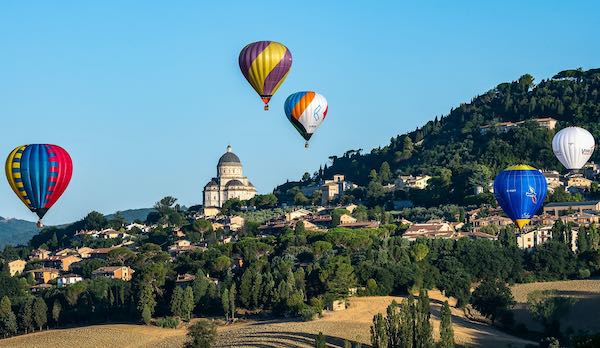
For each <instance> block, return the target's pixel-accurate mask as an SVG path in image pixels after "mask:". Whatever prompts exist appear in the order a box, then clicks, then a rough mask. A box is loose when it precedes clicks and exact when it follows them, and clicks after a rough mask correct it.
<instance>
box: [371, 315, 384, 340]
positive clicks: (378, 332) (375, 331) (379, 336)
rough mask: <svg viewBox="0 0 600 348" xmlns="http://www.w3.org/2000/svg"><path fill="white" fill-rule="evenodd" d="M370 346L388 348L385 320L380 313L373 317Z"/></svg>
mask: <svg viewBox="0 0 600 348" xmlns="http://www.w3.org/2000/svg"><path fill="white" fill-rule="evenodd" d="M371 346H372V347H373V348H387V347H388V337H387V332H386V327H385V318H384V317H383V315H382V314H381V313H377V314H376V315H375V316H374V317H373V325H371Z"/></svg>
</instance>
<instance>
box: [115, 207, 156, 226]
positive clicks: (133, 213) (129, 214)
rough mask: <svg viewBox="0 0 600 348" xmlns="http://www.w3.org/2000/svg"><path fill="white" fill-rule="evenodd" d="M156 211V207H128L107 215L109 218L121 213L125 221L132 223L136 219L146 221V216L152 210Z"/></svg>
mask: <svg viewBox="0 0 600 348" xmlns="http://www.w3.org/2000/svg"><path fill="white" fill-rule="evenodd" d="M153 211H156V210H155V209H154V208H140V209H128V210H123V211H118V212H116V213H114V214H109V215H106V218H107V219H108V220H112V219H114V218H115V217H116V216H117V214H119V215H121V216H122V217H123V219H125V221H127V222H128V223H132V222H134V221H135V220H140V221H146V217H147V216H148V214H150V213H151V212H153Z"/></svg>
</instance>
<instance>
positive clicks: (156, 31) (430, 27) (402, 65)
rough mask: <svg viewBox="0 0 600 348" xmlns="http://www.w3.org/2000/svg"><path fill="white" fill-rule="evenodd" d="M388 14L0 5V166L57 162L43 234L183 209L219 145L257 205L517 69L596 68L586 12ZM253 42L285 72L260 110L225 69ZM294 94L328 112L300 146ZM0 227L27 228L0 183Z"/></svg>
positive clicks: (376, 5)
mask: <svg viewBox="0 0 600 348" xmlns="http://www.w3.org/2000/svg"><path fill="white" fill-rule="evenodd" d="M398 3H399V2H398V1H369V2H366V1H344V2H342V1H337V2H335V4H334V2H333V1H330V2H327V1H303V2H293V1H292V2H289V1H277V2H270V1H238V2H233V1H232V2H227V5H225V2H219V1H213V2H201V1H99V2H95V3H94V4H92V3H91V2H83V1H62V2H61V1H52V2H50V1H27V2H24V1H3V2H1V3H0V119H1V120H2V123H1V125H2V126H1V132H0V155H2V156H6V155H7V154H8V152H9V151H10V150H11V149H12V148H14V147H15V146H17V145H21V144H26V143H55V144H59V145H61V146H63V147H64V148H66V149H67V150H68V151H69V152H70V153H71V155H72V157H73V160H74V166H75V172H74V177H73V180H72V182H71V185H70V187H69V188H68V189H67V191H66V192H65V194H64V195H63V197H62V198H61V200H60V201H59V202H58V203H57V204H56V205H55V206H54V208H53V209H52V210H51V211H50V212H49V213H48V215H47V217H46V219H45V220H46V222H47V223H49V224H53V223H63V222H69V221H73V220H76V219H79V218H81V217H83V216H84V215H85V214H86V213H88V212H89V211H91V210H98V211H100V212H103V213H111V212H114V211H117V210H124V209H128V208H138V207H149V206H151V205H152V204H153V203H154V202H155V201H157V200H158V199H160V198H161V197H163V196H165V195H173V196H175V197H177V198H179V200H180V202H181V203H182V204H185V205H192V204H197V203H201V200H202V188H203V186H204V184H205V183H206V182H207V181H208V180H209V179H210V178H211V177H212V176H214V175H215V174H216V168H215V167H216V162H217V160H218V158H219V156H220V155H221V154H222V153H223V152H224V151H225V147H226V146H227V144H228V143H229V142H231V144H232V146H233V149H234V151H235V152H236V153H237V154H238V155H239V156H240V158H241V159H242V162H243V164H244V171H245V174H247V175H248V176H249V178H250V180H252V181H253V183H254V184H255V185H256V186H257V188H258V190H259V192H261V193H267V192H270V191H271V190H272V189H273V187H274V186H275V185H277V184H279V183H282V182H285V180H286V179H288V178H289V179H298V178H299V177H300V176H301V175H302V173H304V172H305V171H309V172H313V171H314V170H316V169H318V167H319V165H320V164H323V163H325V162H326V161H327V157H328V156H330V155H333V154H341V153H343V152H344V151H346V150H348V149H357V148H363V149H366V150H370V149H371V148H372V147H376V146H379V145H384V144H386V143H387V142H388V141H389V139H390V137H392V136H395V135H397V134H399V133H403V132H405V131H407V130H413V129H414V128H415V127H417V126H419V125H422V124H423V123H424V122H426V121H427V120H429V119H432V118H433V117H435V116H436V115H441V114H446V113H447V112H448V111H449V110H450V108H451V107H455V106H457V105H459V104H460V103H461V102H468V101H469V100H470V99H471V98H472V97H473V96H475V95H477V94H480V93H483V92H485V91H486V90H488V89H490V88H493V87H494V86H495V85H497V84H498V83H500V82H503V81H510V80H513V79H516V78H518V77H519V76H520V75H522V74H523V73H531V74H532V75H534V76H535V78H536V79H537V80H538V81H539V80H541V79H543V78H548V77H551V76H552V75H553V74H554V73H556V72H558V71H560V70H563V69H567V68H577V67H583V68H586V69H587V68H592V67H600V62H599V60H598V59H599V58H600V46H599V45H598V38H599V37H600V35H599V34H600V27H599V26H598V13H600V5H598V4H597V3H596V4H595V3H594V2H593V1H588V2H575V1H572V2H566V1H565V2H562V1H560V2H559V1H527V2H525V1H511V2H509V1H501V2H494V3H491V2H481V1H472V2H467V1H453V2H442V1H436V2H419V4H415V3H416V2H415V3H413V4H398ZM258 40H275V41H280V42H282V43H284V44H285V45H287V46H288V47H289V49H290V50H291V51H292V54H293V58H294V62H293V66H292V71H291V72H290V74H289V76H288V78H287V80H286V81H285V83H284V84H283V85H282V87H281V88H280V89H279V91H278V92H277V94H276V95H275V97H274V98H273V100H272V102H271V110H270V111H269V112H264V111H263V110H262V105H261V102H260V100H259V99H258V97H257V96H256V94H255V93H254V91H253V90H252V89H251V88H250V86H249V85H248V84H247V82H246V81H245V80H244V78H243V76H242V74H241V73H240V71H239V68H238V65H237V56H238V53H239V50H240V49H241V48H242V47H243V46H244V45H245V44H247V43H249V42H253V41H258ZM299 90H315V91H317V92H320V93H321V94H323V95H325V96H326V98H327V99H328V101H329V114H328V117H327V119H326V120H325V122H324V124H323V125H322V126H321V128H320V129H319V131H318V132H317V134H316V135H315V136H314V137H313V139H312V140H311V147H310V148H309V149H308V150H305V149H304V147H303V141H302V139H301V138H300V136H299V135H298V134H297V133H296V132H295V130H294V129H293V127H292V126H291V125H290V124H289V123H288V121H287V120H286V118H285V116H284V113H283V101H284V100H285V97H286V96H287V95H289V94H291V93H293V92H296V91H299ZM3 158H4V157H2V161H3ZM2 163H3V162H2ZM2 181H4V180H2ZM0 216H5V217H6V216H8V217H18V218H25V219H28V220H34V219H35V218H34V216H33V214H30V213H29V212H28V210H27V209H26V208H25V207H24V206H23V205H22V204H21V202H20V201H19V200H18V199H17V197H16V196H14V194H13V193H12V191H11V190H10V188H9V186H8V184H6V183H4V184H0Z"/></svg>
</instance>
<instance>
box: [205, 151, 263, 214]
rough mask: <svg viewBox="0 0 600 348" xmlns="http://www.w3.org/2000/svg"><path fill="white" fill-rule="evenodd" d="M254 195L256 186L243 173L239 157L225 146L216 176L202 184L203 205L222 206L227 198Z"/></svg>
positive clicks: (243, 197)
mask: <svg viewBox="0 0 600 348" xmlns="http://www.w3.org/2000/svg"><path fill="white" fill-rule="evenodd" d="M254 196H256V188H255V187H254V185H252V183H251V182H250V181H249V180H248V178H247V177H245V176H244V174H243V168H242V162H241V161H240V158H239V157H238V156H237V155H236V154H235V153H233V152H232V151H231V146H230V145H228V146H227V152H225V154H223V156H221V158H220V159H219V163H218V164H217V177H216V178H212V179H211V181H210V182H209V183H208V184H206V186H204V192H203V198H204V207H205V208H206V207H219V208H220V207H222V206H223V203H225V201H227V200H228V199H232V198H239V199H240V200H247V199H250V198H252V197H254Z"/></svg>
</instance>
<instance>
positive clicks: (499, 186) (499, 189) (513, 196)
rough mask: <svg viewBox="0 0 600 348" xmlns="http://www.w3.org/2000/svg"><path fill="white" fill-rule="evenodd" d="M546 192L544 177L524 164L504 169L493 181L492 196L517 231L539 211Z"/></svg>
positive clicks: (546, 185) (546, 186)
mask: <svg viewBox="0 0 600 348" xmlns="http://www.w3.org/2000/svg"><path fill="white" fill-rule="evenodd" d="M547 192H548V184H547V183H546V178H545V177H544V175H542V173H540V171H539V170H537V169H535V168H533V167H531V166H528V165H524V164H520V165H516V166H511V167H508V168H506V169H505V170H503V171H501V172H500V174H498V175H497V176H496V179H495V180H494V196H496V200H497V201H498V204H499V205H500V207H502V209H503V210H504V212H505V213H506V215H508V217H509V218H511V219H512V220H513V221H514V223H515V224H517V226H518V227H519V229H522V228H523V226H525V225H526V224H528V223H529V221H530V220H531V218H532V217H533V215H534V214H535V213H536V212H537V211H538V210H540V208H541V207H542V205H543V204H544V200H545V199H546V193H547Z"/></svg>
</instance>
